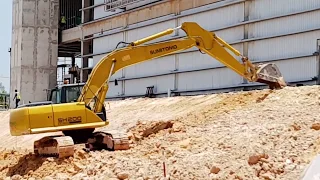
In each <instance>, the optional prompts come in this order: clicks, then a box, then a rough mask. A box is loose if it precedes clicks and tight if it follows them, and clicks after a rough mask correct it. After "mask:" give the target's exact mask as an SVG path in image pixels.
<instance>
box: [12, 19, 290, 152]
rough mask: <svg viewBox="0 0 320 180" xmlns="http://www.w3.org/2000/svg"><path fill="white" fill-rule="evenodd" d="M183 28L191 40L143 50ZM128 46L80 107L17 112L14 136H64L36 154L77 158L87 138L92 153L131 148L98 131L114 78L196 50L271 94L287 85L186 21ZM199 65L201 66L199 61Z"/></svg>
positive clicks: (103, 63)
mask: <svg viewBox="0 0 320 180" xmlns="http://www.w3.org/2000/svg"><path fill="white" fill-rule="evenodd" d="M179 29H182V30H183V31H184V32H185V33H186V37H184V38H180V39H175V40H170V41H164V42H158V43H153V44H147V45H142V44H143V43H146V42H149V41H151V40H154V39H157V38H159V37H162V36H165V35H169V34H171V33H173V32H174V31H176V30H179ZM126 45H127V46H125V47H123V48H116V49H115V50H114V51H112V52H111V53H109V54H108V55H106V56H105V57H103V58H102V59H101V60H100V61H99V62H98V64H97V65H96V66H95V67H94V68H93V70H92V73H91V74H90V76H89V79H88V81H87V82H86V83H85V84H84V85H83V87H82V90H81V94H80V96H79V97H78V99H77V101H76V102H68V103H58V104H54V103H48V104H45V103H41V104H40V105H30V106H24V107H19V108H17V109H14V110H12V111H11V114H10V132H11V135H12V136H21V135H28V134H38V133H48V132H61V131H62V132H63V135H58V136H46V137H44V138H41V139H39V140H37V141H35V142H34V152H35V154H37V155H49V156H57V157H66V156H71V155H73V153H74V149H75V148H74V147H75V146H74V145H75V144H76V141H78V139H82V138H84V139H85V141H84V142H85V144H86V147H87V148H89V149H108V150H121V149H122V150H123V149H128V148H129V141H128V137H127V135H126V134H121V133H110V132H107V131H98V132H95V129H96V128H99V127H104V126H106V125H108V124H109V121H108V119H107V117H106V110H105V105H104V101H105V97H106V94H107V91H108V83H109V79H110V77H111V76H112V75H113V74H114V73H116V72H117V71H119V70H120V69H122V68H124V67H127V66H130V65H133V64H137V63H141V62H143V61H147V60H151V59H155V58H159V57H162V56H165V55H169V54H173V53H175V52H178V51H182V50H186V49H189V48H192V47H197V48H198V49H199V50H200V52H202V53H203V52H204V53H207V54H208V55H210V56H211V57H213V60H214V59H216V60H218V61H220V62H221V63H223V64H224V65H225V66H226V67H228V68H230V69H232V70H233V71H234V72H236V73H238V74H239V75H240V76H242V77H244V78H246V79H247V80H248V81H250V82H260V83H264V84H267V85H269V87H270V88H271V89H281V88H283V87H284V86H286V83H285V81H284V79H283V77H282V75H281V73H280V71H279V69H278V68H277V66H276V65H275V64H273V63H269V64H260V65H254V64H253V63H251V62H250V61H249V60H248V58H247V57H244V56H242V55H241V53H240V52H239V51H237V50H236V49H234V48H233V47H232V46H230V45H229V44H228V43H226V42H225V41H224V40H222V39H221V38H219V37H218V36H217V35H215V34H214V33H212V32H210V31H206V30H205V29H203V28H202V27H200V26H199V25H198V24H197V23H195V22H184V23H182V25H181V26H180V27H177V28H171V29H168V30H165V31H163V32H160V33H157V34H155V35H152V36H149V37H146V38H143V39H140V40H137V41H135V42H131V43H126ZM227 49H228V50H230V51H231V52H232V53H234V54H235V55H236V56H239V57H241V60H242V63H241V61H238V60H237V59H236V58H234V57H233V56H232V55H231V54H230V53H229V52H228V51H227ZM194 60H195V61H197V59H194ZM79 142H80V140H79Z"/></svg>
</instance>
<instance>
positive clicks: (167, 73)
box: [58, 0, 320, 98]
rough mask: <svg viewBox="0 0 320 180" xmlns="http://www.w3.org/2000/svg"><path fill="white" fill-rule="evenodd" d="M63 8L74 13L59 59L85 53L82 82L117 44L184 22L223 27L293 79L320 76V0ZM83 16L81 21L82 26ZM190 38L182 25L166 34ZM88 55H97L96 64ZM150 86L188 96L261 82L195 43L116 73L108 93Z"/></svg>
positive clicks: (180, 0) (248, 51) (239, 45)
mask: <svg viewBox="0 0 320 180" xmlns="http://www.w3.org/2000/svg"><path fill="white" fill-rule="evenodd" d="M80 3H81V7H82V9H81V7H80V8H79V5H80ZM121 3H124V5H121ZM110 5H111V6H110ZM112 5H115V7H112ZM61 9H62V10H63V12H68V14H67V16H68V18H67V19H68V23H67V24H68V26H67V28H65V30H63V31H62V33H61V36H60V39H61V43H59V49H58V52H59V57H72V58H73V59H74V58H75V57H76V58H80V60H81V73H80V81H81V82H85V81H86V80H87V78H88V74H90V72H91V69H92V66H94V65H95V64H96V63H97V62H98V61H99V60H100V59H101V58H102V57H103V56H104V55H106V54H107V53H109V52H111V51H112V50H113V49H114V48H115V47H116V45H117V44H118V42H120V41H125V42H131V41H134V40H137V39H139V38H143V37H145V36H148V35H152V34H154V33H157V32H159V31H162V30H166V29H167V28H172V27H177V26H179V25H180V24H181V23H182V22H185V21H195V22H197V23H199V24H200V25H201V26H203V27H204V28H206V29H207V30H210V31H212V32H214V33H216V34H217V35H218V36H220V37H222V38H223V39H225V40H226V41H227V42H228V43H230V44H231V45H232V46H233V47H235V48H236V49H238V50H239V51H240V52H241V53H242V54H243V55H245V56H248V57H249V59H250V60H252V61H253V62H275V63H276V64H277V65H278V66H279V68H280V70H281V72H282V73H283V75H284V77H285V79H286V80H287V81H288V82H291V83H293V84H316V83H318V84H319V82H320V81H319V80H318V78H319V74H320V68H319V66H320V65H319V47H320V40H319V39H320V35H319V34H320V24H319V21H318V19H319V18H320V1H319V0H304V1H301V0H281V1H279V0H130V1H127V0H113V1H110V0H67V1H66V0H60V14H61V12H62V10H61ZM79 9H80V11H79ZM79 16H80V17H81V24H75V23H74V19H78V18H79ZM183 36H184V33H183V32H182V31H179V32H178V33H176V34H172V35H170V36H168V37H163V38H161V39H159V40H160V41H162V40H169V39H175V38H179V37H183ZM159 40H156V41H153V42H157V41H159ZM239 60H240V59H239ZM88 61H93V63H92V66H90V64H89V63H88ZM73 64H74V60H73ZM114 79H117V80H118V82H119V85H118V86H114ZM148 86H155V89H154V91H155V93H156V94H158V95H166V94H167V93H168V90H169V91H170V92H171V94H172V95H175V94H181V95H185V94H203V93H206V92H208V93H211V92H220V91H230V90H243V89H250V88H260V86H261V84H258V83H248V82H247V81H246V80H244V79H243V78H242V77H240V76H238V75H237V74H236V73H235V72H233V71H231V70H230V69H228V68H226V67H225V66H223V65H222V64H221V63H219V62H218V61H216V60H214V59H212V58H211V57H209V56H208V55H206V54H201V53H200V52H199V51H197V50H196V49H190V50H187V51H183V52H181V53H177V54H175V55H170V56H166V57H163V58H159V59H155V60H152V61H148V62H144V63H141V64H137V65H134V66H131V67H128V68H125V69H123V70H121V71H119V72H118V73H116V74H115V75H113V76H112V78H111V81H110V88H109V92H108V94H107V97H112V98H117V97H130V96H143V95H144V94H145V92H146V87H148Z"/></svg>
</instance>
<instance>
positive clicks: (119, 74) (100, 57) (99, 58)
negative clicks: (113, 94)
mask: <svg viewBox="0 0 320 180" xmlns="http://www.w3.org/2000/svg"><path fill="white" fill-rule="evenodd" d="M104 56H105V55H98V56H93V66H95V65H96V64H97V63H98V62H99V61H100V60H101V59H102V58H103V57H104ZM121 77H122V70H121V69H120V70H119V71H117V72H116V73H115V74H113V75H112V76H111V79H115V78H117V79H118V78H121Z"/></svg>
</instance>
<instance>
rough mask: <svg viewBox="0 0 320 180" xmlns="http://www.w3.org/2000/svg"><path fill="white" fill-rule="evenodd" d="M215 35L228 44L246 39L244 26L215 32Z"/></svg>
mask: <svg viewBox="0 0 320 180" xmlns="http://www.w3.org/2000/svg"><path fill="white" fill-rule="evenodd" d="M214 33H215V34H216V35H217V36H218V37H220V38H222V39H223V40H224V41H226V42H227V43H232V42H235V41H240V40H242V39H244V26H237V27H234V28H229V29H224V30H220V31H215V32H214Z"/></svg>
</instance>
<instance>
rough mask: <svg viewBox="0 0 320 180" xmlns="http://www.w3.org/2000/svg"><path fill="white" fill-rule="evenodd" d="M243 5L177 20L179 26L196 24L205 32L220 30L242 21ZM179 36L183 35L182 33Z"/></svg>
mask: <svg viewBox="0 0 320 180" xmlns="http://www.w3.org/2000/svg"><path fill="white" fill-rule="evenodd" d="M243 7H244V6H243V4H242V3H241V4H235V5H230V6H226V7H223V8H219V9H214V10H211V11H206V12H203V13H199V14H194V15H189V16H185V17H182V18H179V24H181V23H183V22H197V23H198V24H199V25H200V26H202V27H203V28H204V29H207V30H213V29H217V28H222V27H225V26H229V25H234V24H237V23H240V22H242V21H243V20H244V8H243ZM179 34H181V35H185V33H184V32H183V31H179Z"/></svg>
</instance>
